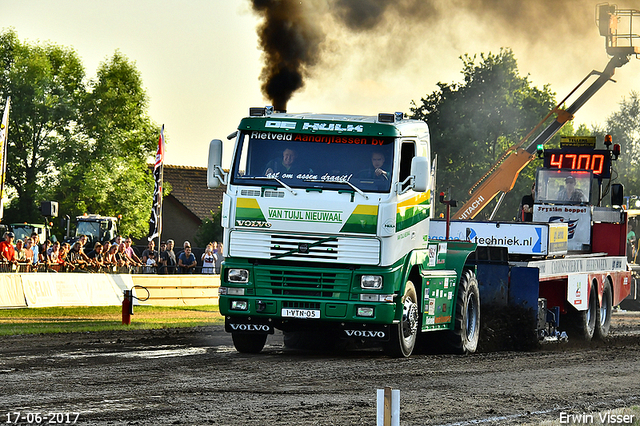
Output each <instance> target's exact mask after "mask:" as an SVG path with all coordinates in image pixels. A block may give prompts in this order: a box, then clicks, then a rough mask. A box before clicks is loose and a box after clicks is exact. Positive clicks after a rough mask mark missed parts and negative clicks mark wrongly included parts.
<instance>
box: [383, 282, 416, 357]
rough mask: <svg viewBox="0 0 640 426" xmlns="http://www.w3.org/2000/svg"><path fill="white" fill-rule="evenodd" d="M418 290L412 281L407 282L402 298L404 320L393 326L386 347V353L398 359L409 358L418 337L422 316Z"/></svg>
mask: <svg viewBox="0 0 640 426" xmlns="http://www.w3.org/2000/svg"><path fill="white" fill-rule="evenodd" d="M418 311H419V309H418V298H417V297H416V288H415V287H414V285H413V283H412V282H411V281H407V284H406V285H405V288H404V295H403V296H402V319H401V320H400V322H399V323H398V324H396V325H392V326H391V331H390V336H389V342H388V343H387V344H386V345H385V352H386V353H387V354H388V355H391V356H393V357H396V358H400V357H408V356H410V355H411V353H412V352H413V348H414V347H415V345H416V336H417V335H418V324H419V322H420V314H419V312H418Z"/></svg>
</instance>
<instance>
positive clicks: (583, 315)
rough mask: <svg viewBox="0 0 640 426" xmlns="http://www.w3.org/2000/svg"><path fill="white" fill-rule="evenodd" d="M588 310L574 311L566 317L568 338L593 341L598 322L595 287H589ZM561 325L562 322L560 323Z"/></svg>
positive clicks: (593, 285)
mask: <svg viewBox="0 0 640 426" xmlns="http://www.w3.org/2000/svg"><path fill="white" fill-rule="evenodd" d="M588 303H589V308H588V309H587V310H584V311H577V310H574V311H573V312H571V313H570V314H568V316H567V328H568V329H569V338H572V337H575V338H576V339H579V340H582V341H584V342H590V341H591V339H593V335H594V334H595V331H596V324H597V320H598V311H599V309H598V296H597V293H596V285H595V284H592V285H591V292H590V293H589V302H588ZM560 324H561V325H562V321H560Z"/></svg>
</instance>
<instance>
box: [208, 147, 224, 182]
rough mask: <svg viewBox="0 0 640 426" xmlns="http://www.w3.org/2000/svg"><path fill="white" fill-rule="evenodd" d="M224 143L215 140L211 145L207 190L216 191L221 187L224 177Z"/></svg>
mask: <svg viewBox="0 0 640 426" xmlns="http://www.w3.org/2000/svg"><path fill="white" fill-rule="evenodd" d="M221 165H222V141H221V140H220V139H214V140H212V141H211V142H210V143H209V162H208V164H207V188H209V189H214V188H217V187H218V186H220V183H222V182H223V180H224V177H223V176H222V173H221V172H222V169H221V168H220V166H221Z"/></svg>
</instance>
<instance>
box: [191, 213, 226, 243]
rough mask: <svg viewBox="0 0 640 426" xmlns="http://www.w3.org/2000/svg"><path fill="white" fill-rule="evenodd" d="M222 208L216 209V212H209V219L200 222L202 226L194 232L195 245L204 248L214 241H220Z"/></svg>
mask: <svg viewBox="0 0 640 426" xmlns="http://www.w3.org/2000/svg"><path fill="white" fill-rule="evenodd" d="M221 215H222V206H221V207H218V210H217V211H213V210H212V211H211V219H207V220H205V221H204V222H202V225H200V227H199V228H198V232H196V236H195V243H196V244H197V246H198V247H205V246H206V245H207V244H209V243H212V242H214V241H218V242H221V241H222V231H223V229H222V221H221Z"/></svg>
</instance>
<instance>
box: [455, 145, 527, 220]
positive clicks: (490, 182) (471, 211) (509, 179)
mask: <svg viewBox="0 0 640 426" xmlns="http://www.w3.org/2000/svg"><path fill="white" fill-rule="evenodd" d="M534 158H535V155H533V154H531V153H529V152H527V151H526V150H524V149H521V148H520V149H517V150H514V151H512V152H511V153H510V154H509V155H508V156H507V157H506V158H505V159H504V161H503V162H502V163H501V164H500V166H499V167H498V168H496V169H495V171H494V172H493V173H491V174H490V175H489V176H488V177H487V178H486V179H485V180H484V181H483V183H482V185H480V187H479V188H478V189H477V190H476V191H474V192H473V195H472V196H471V199H470V200H469V201H467V202H466V203H465V204H464V205H463V206H462V207H460V209H459V210H458V211H457V212H456V213H455V214H454V215H453V219H454V220H455V219H462V220H464V219H473V218H474V217H475V216H476V215H477V214H478V213H480V211H481V210H482V209H483V208H485V207H486V206H487V204H489V202H490V201H491V200H493V199H494V198H495V196H496V195H498V193H499V192H500V191H502V192H509V191H511V190H512V189H513V186H514V185H515V184H516V179H518V175H519V174H520V172H521V171H522V169H524V168H525V167H526V166H527V164H529V163H530V162H531V161H532V160H533V159H534Z"/></svg>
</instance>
